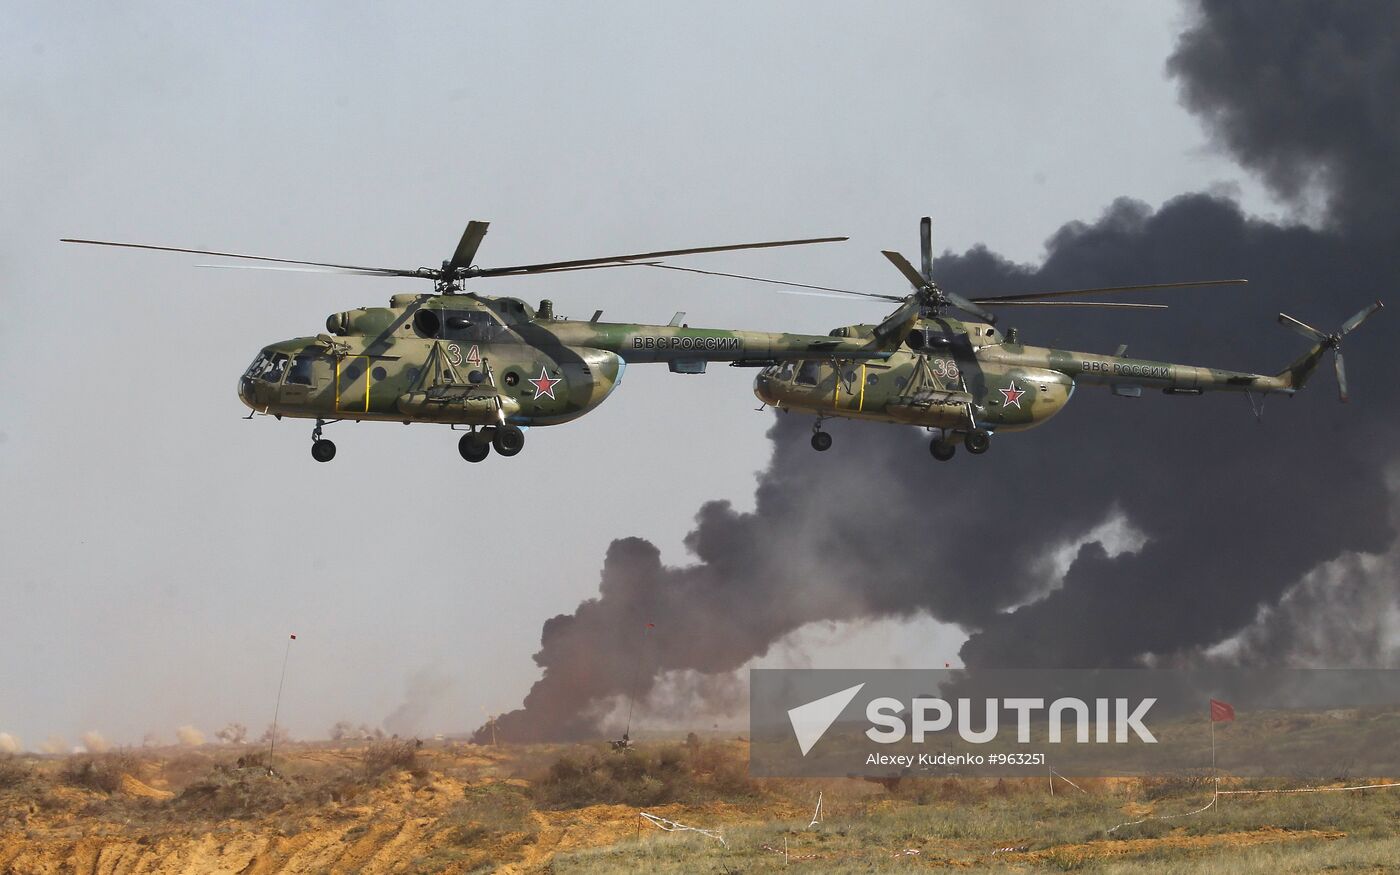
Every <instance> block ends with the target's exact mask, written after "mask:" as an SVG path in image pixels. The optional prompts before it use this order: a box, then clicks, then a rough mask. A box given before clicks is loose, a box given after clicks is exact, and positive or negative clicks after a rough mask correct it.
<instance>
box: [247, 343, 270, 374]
mask: <svg viewBox="0 0 1400 875" xmlns="http://www.w3.org/2000/svg"><path fill="white" fill-rule="evenodd" d="M270 364H272V354H271V353H269V352H267V351H265V350H264V351H263V352H260V353H258V357H257V358H255V359H253V363H252V364H251V365H249V366H248V370H246V371H244V372H243V376H244V377H246V378H247V379H249V380H253V379H256V378H258V377H261V376H262V375H263V373H264V372H265V371H266V370H267V366H268V365H270Z"/></svg>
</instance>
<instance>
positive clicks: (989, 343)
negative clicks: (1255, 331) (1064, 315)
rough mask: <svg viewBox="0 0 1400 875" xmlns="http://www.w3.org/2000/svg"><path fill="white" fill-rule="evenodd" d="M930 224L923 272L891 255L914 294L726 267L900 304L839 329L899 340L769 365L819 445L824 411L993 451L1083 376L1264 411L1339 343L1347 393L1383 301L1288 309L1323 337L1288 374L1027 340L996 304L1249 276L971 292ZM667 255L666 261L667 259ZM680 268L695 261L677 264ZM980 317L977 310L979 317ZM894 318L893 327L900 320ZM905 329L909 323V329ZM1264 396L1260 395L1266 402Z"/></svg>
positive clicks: (1117, 390) (765, 374)
mask: <svg viewBox="0 0 1400 875" xmlns="http://www.w3.org/2000/svg"><path fill="white" fill-rule="evenodd" d="M930 228H931V223H930V220H929V218H928V217H925V218H924V219H923V220H922V221H921V223H920V238H921V240H920V244H921V249H922V256H923V264H922V267H923V269H922V271H920V270H916V269H915V268H914V266H913V265H912V264H910V263H909V261H908V260H907V259H906V258H905V257H904V256H903V255H901V254H899V253H898V252H891V251H885V252H884V253H883V254H884V256H885V257H886V258H887V259H889V260H890V262H891V263H893V264H894V266H895V267H896V268H898V269H899V271H900V273H902V274H903V275H904V277H905V278H906V279H907V280H908V281H909V283H910V284H911V285H912V286H913V288H914V292H913V294H911V295H908V296H906V297H900V296H895V295H882V294H876V293H871V292H856V291H850V290H845V289H833V288H828V287H823V286H812V285H806V284H803V283H786V282H784V281H782V280H769V279H764V278H762V277H749V276H744V275H741V274H721V273H720V272H718V271H699V272H701V273H706V274H711V275H722V276H734V277H738V278H740V279H750V280H758V281H761V282H773V283H778V284H781V285H793V286H797V287H799V288H801V289H807V290H809V291H805V292H801V291H799V292H797V293H798V294H821V295H825V296H859V297H864V298H875V299H881V300H887V301H894V302H898V303H899V304H900V306H899V309H897V310H896V311H895V312H894V313H893V314H891V315H890V316H889V317H887V318H886V319H885V321H884V322H882V323H880V324H879V325H850V326H845V327H842V328H837V329H835V330H833V331H832V332H831V335H832V336H833V337H839V338H841V339H842V340H844V341H846V342H847V343H850V344H860V343H861V342H862V341H864V342H865V343H866V344H867V345H868V346H869V345H874V346H878V347H880V348H888V347H889V344H888V342H881V338H882V336H883V337H884V339H885V341H888V340H889V338H890V337H897V338H898V339H899V343H898V344H897V345H896V346H895V347H894V348H893V350H892V352H891V353H890V354H889V355H888V356H885V357H883V358H878V359H877V358H873V357H871V358H866V359H864V360H860V361H857V360H855V359H842V357H841V355H840V353H839V352H835V351H833V352H831V353H829V354H824V355H823V356H821V357H818V356H807V357H805V358H803V359H801V360H785V361H782V362H775V363H773V364H771V365H768V366H766V367H765V368H764V369H763V370H762V371H761V372H760V373H759V374H758V376H757V377H756V378H755V380H754V393H755V394H756V395H757V396H758V398H759V400H761V401H762V402H764V404H767V405H771V406H773V407H775V408H777V409H779V410H783V411H788V412H800V413H810V414H815V415H816V417H817V418H816V421H815V423H814V424H813V426H812V447H813V448H814V449H816V450H818V451H825V450H827V449H830V447H831V435H830V434H828V433H827V432H824V431H822V428H821V426H822V421H823V420H825V419H828V418H832V417H841V418H845V419H868V420H875V421H879V422H892V423H902V424H907V425H918V426H924V427H926V428H928V429H929V430H931V431H932V432H933V437H932V439H931V440H930V442H929V452H930V453H931V454H932V455H933V457H934V458H935V459H938V460H939V461H948V460H950V459H952V458H953V455H954V454H955V453H956V451H957V448H958V445H959V444H961V445H962V446H963V447H965V448H966V449H967V451H968V452H969V453H973V454H981V453H985V452H986V451H987V450H988V448H989V447H990V446H991V437H992V434H993V433H995V432H1002V431H1007V432H1012V431H1024V430H1025V429H1029V428H1034V427H1035V426H1037V425H1040V424H1041V423H1043V422H1045V421H1046V420H1048V419H1049V418H1050V417H1052V416H1054V415H1055V414H1057V413H1059V412H1060V411H1061V410H1063V409H1064V407H1065V405H1066V404H1067V403H1068V402H1069V399H1070V397H1071V396H1072V395H1073V394H1074V389H1075V386H1076V385H1078V384H1079V383H1089V384H1096V385H1105V386H1108V387H1109V389H1110V391H1112V392H1113V394H1115V395H1121V396H1127V397H1138V396H1141V395H1142V392H1143V390H1144V389H1145V388H1156V389H1161V391H1163V392H1165V393H1166V394H1169V395H1199V394H1202V393H1203V392H1207V391H1220V390H1223V391H1234V392H1243V393H1246V394H1248V395H1249V396H1250V402H1251V404H1252V405H1254V409H1255V413H1256V415H1258V414H1259V413H1260V412H1261V409H1262V403H1263V397H1264V396H1265V395H1268V394H1272V393H1281V394H1286V395H1292V394H1293V393H1294V392H1297V391H1298V390H1299V389H1301V388H1303V385H1304V384H1305V383H1306V382H1307V380H1308V378H1309V377H1310V376H1311V375H1312V373H1313V371H1314V370H1315V369H1316V368H1317V365H1318V363H1319V362H1320V361H1321V359H1322V356H1323V354H1324V353H1325V352H1326V351H1327V350H1329V349H1330V350H1332V352H1333V355H1334V363H1335V367H1336V374H1337V385H1338V388H1339V390H1340V393H1341V400H1342V401H1346V400H1347V382H1346V370H1345V367H1344V365H1343V360H1342V349H1341V342H1342V338H1344V337H1346V335H1348V334H1350V333H1351V332H1352V331H1354V330H1355V329H1356V328H1357V327H1358V326H1360V325H1361V323H1363V322H1365V321H1366V320H1367V319H1368V318H1370V316H1371V314H1373V313H1375V312H1376V311H1377V310H1380V309H1381V308H1382V307H1383V306H1384V305H1383V304H1382V303H1381V302H1380V301H1376V302H1375V303H1373V304H1371V305H1370V306H1368V307H1366V308H1365V309H1363V310H1361V311H1360V312H1358V313H1357V314H1356V315H1355V316H1352V317H1351V318H1350V319H1348V320H1347V321H1346V322H1345V323H1343V325H1342V327H1341V328H1340V329H1339V330H1338V331H1337V332H1336V333H1333V334H1327V333H1324V332H1322V331H1319V330H1318V329H1316V328H1314V327H1312V326H1311V325H1308V324H1306V323H1304V322H1300V321H1299V320H1297V319H1294V318H1293V317H1292V316H1288V315H1286V314H1283V313H1280V314H1279V317H1278V318H1279V322H1281V323H1282V324H1283V325H1285V326H1287V327H1289V328H1292V329H1293V330H1295V331H1297V332H1298V333H1300V334H1302V335H1303V336H1304V337H1307V338H1308V339H1309V340H1311V341H1312V342H1313V346H1312V347H1311V348H1310V349H1309V350H1308V351H1307V352H1305V353H1303V355H1301V356H1300V357H1299V358H1298V359H1297V360H1295V361H1294V362H1292V363H1291V364H1289V365H1288V366H1287V367H1286V368H1284V369H1283V370H1282V371H1280V372H1279V373H1277V374H1273V375H1264V374H1248V373H1239V372H1236V371H1225V370H1220V369H1217V368H1205V367H1195V366H1191V365H1180V364H1174V363H1171V362H1160V361H1149V360H1145V359H1133V358H1127V357H1125V356H1124V353H1125V352H1126V347H1119V349H1118V351H1117V353H1116V354H1114V355H1099V354H1097V353H1086V352H1074V351H1070V350H1059V349H1050V348H1047V347H1038V346H1029V345H1026V344H1023V343H1021V340H1020V338H1019V336H1018V335H1017V332H1016V329H1014V328H1013V329H1011V330H1010V331H1008V332H1006V333H1005V334H1002V333H1000V332H999V331H998V330H997V329H996V328H995V327H994V326H995V324H996V321H997V319H996V316H995V314H993V313H992V312H990V311H989V310H988V309H987V308H988V307H998V306H1078V307H1117V308H1133V309H1163V308H1165V306H1166V305H1164V304H1141V303H1119V302H1106V301H1070V300H1063V299H1065V298H1073V297H1078V296H1081V295H1089V294H1106V293H1116V292H1126V291H1137V290H1146V289H1166V288H1181V287H1190V286H1210V285H1231V284H1241V283H1244V282H1246V281H1245V280H1242V279H1232V280H1202V281H1192V282H1178V283H1152V284H1147V285H1129V286H1111V287H1105V288H1095V289H1074V290H1066V291H1055V292H1041V293H1037V294H1022V295H1002V296H997V297H981V298H976V299H968V298H964V297H962V296H960V295H957V294H955V293H953V292H950V291H947V290H945V289H943V288H941V287H940V286H939V285H938V284H937V283H936V282H934V279H933V269H932V267H933V251H932V240H931V230H930ZM663 266H664V265H663ZM671 269H673V270H690V268H679V267H671ZM968 317H971V318H968ZM892 328H893V329H894V330H893V331H892V330H891V329H892ZM901 332H902V333H901ZM1256 396H1257V397H1258V399H1259V400H1258V401H1257V402H1256V401H1255V398H1256Z"/></svg>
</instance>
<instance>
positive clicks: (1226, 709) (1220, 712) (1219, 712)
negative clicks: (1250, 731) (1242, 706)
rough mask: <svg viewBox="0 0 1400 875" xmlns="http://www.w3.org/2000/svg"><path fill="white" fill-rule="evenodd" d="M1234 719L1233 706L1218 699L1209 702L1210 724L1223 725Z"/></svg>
mask: <svg viewBox="0 0 1400 875" xmlns="http://www.w3.org/2000/svg"><path fill="white" fill-rule="evenodd" d="M1234 719H1235V706H1234V705H1231V704H1230V703H1229V702H1222V701H1220V700H1219V699H1211V700H1210V722H1212V723H1223V722H1225V721H1227V720H1234Z"/></svg>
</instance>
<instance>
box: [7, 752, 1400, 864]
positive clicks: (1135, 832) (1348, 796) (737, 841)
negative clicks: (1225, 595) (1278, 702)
mask: <svg viewBox="0 0 1400 875" xmlns="http://www.w3.org/2000/svg"><path fill="white" fill-rule="evenodd" d="M746 761H747V747H746V745H744V744H743V743H740V742H735V741H725V740H718V739H699V738H695V739H689V740H688V741H687V743H684V744H669V743H654V744H643V745H641V746H639V747H638V748H636V749H633V750H631V751H628V752H615V751H612V750H609V749H608V748H607V747H606V746H604V745H555V746H546V745H539V746H530V747H500V748H496V747H478V746H475V745H461V744H452V745H445V746H444V745H431V744H430V745H426V746H423V747H421V748H420V747H419V746H418V745H417V744H415V743H413V742H403V741H397V740H390V741H387V742H372V743H364V744H353V743H349V744H347V743H346V742H344V741H341V742H337V743H335V744H328V745H313V744H304V743H298V744H293V745H290V746H288V747H287V748H286V749H283V748H281V747H279V748H278V756H277V760H276V762H275V763H274V764H273V766H274V768H272V769H269V768H268V762H267V760H266V757H265V753H264V752H258V751H249V750H248V749H247V748H246V747H227V746H208V747H204V748H200V749H197V750H193V751H190V750H179V749H173V748H172V749H167V750H164V751H161V750H146V751H141V752H137V753H117V754H106V755H101V756H75V757H68V758H57V757H26V758H13V757H11V758H0V872H8V871H16V872H30V871H34V872H38V871H60V870H61V871H81V872H84V873H85V872H87V871H90V870H88V869H83V868H81V867H79V868H78V869H76V870H74V868H73V866H70V865H69V864H68V862H67V861H71V860H78V859H91V860H97V859H99V858H101V859H109V860H118V859H119V860H122V861H124V862H123V863H121V864H120V865H118V866H116V867H115V868H114V869H113V870H112V871H113V872H114V873H115V875H125V873H126V872H127V871H135V870H137V869H139V867H140V866H143V865H144V866H146V867H147V869H150V868H153V867H154V866H155V865H156V863H155V861H158V860H166V859H172V860H176V861H177V862H176V863H173V864H169V865H173V866H174V869H178V870H182V871H206V870H212V869H228V870H233V871H237V870H239V869H242V868H246V867H247V866H249V865H250V861H253V860H256V861H257V865H256V866H254V867H253V868H255V869H258V870H260V871H261V870H267V871H292V872H319V871H329V870H337V871H367V872H372V871H378V869H376V868H375V867H376V866H378V865H379V864H378V863H372V862H371V861H373V860H380V861H397V862H396V863H395V865H400V866H403V867H406V871H419V872H469V871H478V870H486V869H491V868H496V867H502V866H515V867H517V871H533V870H537V869H544V868H549V869H551V870H552V871H556V872H613V871H617V872H624V871H636V870H637V869H641V868H645V869H649V870H654V871H658V872H692V871H764V870H774V871H776V870H777V868H778V867H785V868H788V867H791V866H798V865H800V866H803V867H805V868H807V869H809V870H811V871H818V872H823V871H832V872H836V871H841V872H844V871H870V872H881V871H890V870H893V869H901V870H902V869H907V868H909V867H910V866H917V867H919V868H940V867H956V868H970V869H975V870H989V869H990V870H1001V869H1005V870H1007V871H1026V872H1035V871H1074V870H1084V871H1094V872H1099V871H1102V872H1126V871H1135V872H1136V871H1147V872H1179V871H1203V872H1246V873H1249V872H1259V873H1264V872H1268V873H1270V875H1273V873H1288V872H1301V871H1320V870H1323V869H1326V868H1328V867H1331V868H1333V869H1335V870H1340V871H1386V869H1385V868H1384V865H1390V864H1392V863H1393V861H1395V860H1400V793H1395V792H1393V791H1371V792H1366V793H1355V794H1352V793H1335V794H1310V795H1300V796H1282V795H1277V796H1259V797H1247V796H1237V797H1230V798H1228V799H1227V800H1225V801H1223V803H1222V804H1221V805H1220V806H1219V807H1218V808H1217V809H1213V810H1211V811H1209V812H1207V813H1205V814H1203V815H1199V816H1195V817H1190V818H1185V819H1181V820H1173V821H1161V820H1155V821H1148V822H1146V823H1143V824H1141V825H1138V826H1133V827H1126V828H1124V829H1121V830H1119V831H1117V832H1115V833H1113V834H1112V835H1109V834H1108V833H1107V832H1106V831H1107V829H1108V827H1110V826H1113V825H1114V824H1117V823H1120V822H1123V821H1127V820H1132V819H1136V818H1137V817H1140V816H1142V815H1144V814H1147V813H1155V814H1174V813H1178V812H1182V811H1188V810H1190V809H1193V808H1196V807H1199V806H1200V805H1201V804H1203V803H1204V802H1205V801H1206V800H1208V799H1209V798H1210V793H1209V788H1206V787H1203V786H1202V785H1201V784H1200V782H1199V781H1197V780H1195V779H1191V778H1164V779H1158V780H1150V781H1140V780H1134V781H1127V780H1124V781H1110V780H1103V781H1086V782H1082V783H1083V786H1084V787H1085V789H1086V790H1087V791H1088V792H1084V793H1080V792H1078V791H1074V790H1071V789H1068V788H1065V787H1063V786H1062V787H1061V788H1060V792H1058V793H1056V795H1054V796H1053V797H1052V796H1050V795H1049V793H1048V788H1047V787H1046V785H1045V783H1044V781H1012V780H1007V781H997V780H911V779H906V780H903V781H898V782H889V783H888V786H886V785H882V784H879V783H875V782H869V781H861V780H856V779H830V780H810V781H809V780H796V779H791V780H788V779H783V780H778V779H765V780H754V779H750V778H748V777H747V774H746ZM114 776H115V778H114ZM124 776H127V777H128V779H127V780H125V781H124V780H123V778H124ZM131 778H135V779H139V781H140V782H141V786H143V787H147V788H149V789H150V790H154V791H158V792H159V793H160V794H161V795H151V794H145V795H140V794H135V793H133V792H132V786H131V785H132V781H131V780H130V779H131ZM1233 786H1238V785H1233ZM138 789H139V788H138ZM819 792H820V793H821V794H822V795H823V800H824V811H825V813H824V817H823V819H822V822H821V823H819V824H817V825H816V826H811V827H809V825H808V824H809V821H810V819H811V814H812V809H813V807H814V803H815V801H816V796H817V794H818V793H819ZM166 793H170V794H173V798H169V799H166V798H163V795H164V794H166ZM639 810H646V811H649V812H652V813H655V814H658V815H660V816H663V817H667V818H670V819H672V820H674V821H678V822H680V823H683V824H687V825H690V826H695V827H701V828H706V829H712V830H717V831H719V832H720V833H722V834H723V835H724V837H725V839H726V840H727V841H728V846H727V847H726V846H725V845H723V844H721V843H720V842H718V841H716V840H714V839H712V838H707V837H705V836H703V835H700V834H697V833H693V832H674V833H670V832H662V831H660V830H657V829H655V828H653V827H651V826H650V825H648V824H646V823H644V822H642V821H641V820H640V819H639V818H638V811H639ZM231 835H238V836H244V837H246V838H241V839H239V840H238V841H230V840H229V839H228V837H229V836H231ZM784 845H786V847H787V850H788V854H789V857H788V859H787V861H786V865H785V861H784V857H783V848H784ZM1000 848H1013V849H1014V850H1012V851H1009V852H1001V853H997V850H998V849H1000ZM908 852H917V853H908ZM182 855H183V856H182ZM239 855H242V856H239ZM896 855H899V856H896ZM17 861H18V862H17ZM143 861H144V862H143ZM123 867H127V868H123ZM104 871H106V870H104ZM386 871H387V870H386Z"/></svg>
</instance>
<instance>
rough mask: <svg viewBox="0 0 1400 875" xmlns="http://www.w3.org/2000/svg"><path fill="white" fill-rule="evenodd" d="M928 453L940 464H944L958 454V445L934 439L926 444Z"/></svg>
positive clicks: (941, 439) (939, 438) (938, 438)
mask: <svg viewBox="0 0 1400 875" xmlns="http://www.w3.org/2000/svg"><path fill="white" fill-rule="evenodd" d="M928 451H929V452H930V453H932V454H933V457H934V458H935V459H937V460H938V461H940V462H946V461H948V460H950V459H952V458H953V456H954V455H955V454H956V453H957V452H958V445H957V444H955V443H953V442H952V441H950V440H946V439H944V438H941V437H936V438H934V439H933V440H931V441H929V443H928Z"/></svg>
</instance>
